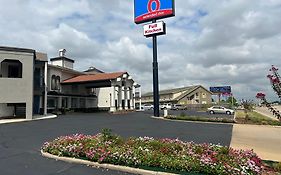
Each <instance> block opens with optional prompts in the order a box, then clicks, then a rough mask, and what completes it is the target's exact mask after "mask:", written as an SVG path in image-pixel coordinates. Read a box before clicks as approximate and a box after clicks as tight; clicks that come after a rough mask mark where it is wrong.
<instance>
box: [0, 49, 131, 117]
mask: <svg viewBox="0 0 281 175" xmlns="http://www.w3.org/2000/svg"><path fill="white" fill-rule="evenodd" d="M74 62H75V61H74V60H73V59H70V58H67V57H66V56H65V50H64V49H62V50H60V52H59V56H58V57H56V58H51V59H50V64H48V57H47V54H43V53H39V52H36V51H35V50H32V49H22V48H12V47H0V63H1V67H0V87H1V88H0V118H2V117H11V116H14V117H17V116H24V117H25V118H27V119H33V118H34V116H35V115H46V114H47V112H53V111H59V110H65V109H69V110H75V111H95V110H105V111H110V112H115V111H116V110H134V109H135V100H134V97H135V82H134V80H133V79H132V77H131V76H130V75H129V74H128V73H127V72H114V73H105V72H103V71H100V70H98V69H96V68H94V67H90V68H89V70H86V71H84V72H81V71H77V70H74V69H73V65H74Z"/></svg>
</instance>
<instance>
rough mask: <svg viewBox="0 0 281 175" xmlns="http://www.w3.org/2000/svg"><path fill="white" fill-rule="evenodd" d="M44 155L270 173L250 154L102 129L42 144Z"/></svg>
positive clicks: (184, 169)
mask: <svg viewBox="0 0 281 175" xmlns="http://www.w3.org/2000/svg"><path fill="white" fill-rule="evenodd" d="M42 150H43V151H44V152H47V153H50V154H53V155H57V156H62V157H73V158H78V159H83V160H89V161H93V162H99V163H109V164H114V165H123V166H129V167H137V168H146V169H152V170H153V169H157V170H163V171H166V172H176V173H179V174H188V173H193V174H194V173H195V174H219V175H228V174H237V175H238V174H249V175H255V174H264V173H274V170H273V169H272V168H269V167H268V166H266V165H265V164H264V163H263V162H262V160H261V159H260V158H259V157H258V156H257V155H256V154H255V153H254V152H253V151H252V150H235V149H232V148H229V147H224V146H220V145H213V144H195V143H193V142H184V141H181V140H178V139H169V138H164V139H155V138H151V137H131V138H127V139H125V138H122V137H120V136H118V135H114V134H112V133H111V130H109V129H104V130H103V132H102V133H100V134H97V135H82V134H76V135H71V136H64V137H59V138H57V139H55V140H53V141H51V142H46V143H45V144H44V145H43V147H42Z"/></svg>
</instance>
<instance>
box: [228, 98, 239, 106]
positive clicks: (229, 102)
mask: <svg viewBox="0 0 281 175" xmlns="http://www.w3.org/2000/svg"><path fill="white" fill-rule="evenodd" d="M232 100H233V101H232ZM226 102H227V103H228V104H232V103H233V105H234V106H236V105H237V100H236V98H234V97H228V98H227V100H226Z"/></svg>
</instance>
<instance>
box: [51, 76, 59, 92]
mask: <svg viewBox="0 0 281 175" xmlns="http://www.w3.org/2000/svg"><path fill="white" fill-rule="evenodd" d="M51 89H52V90H60V77H59V76H56V75H52V79H51Z"/></svg>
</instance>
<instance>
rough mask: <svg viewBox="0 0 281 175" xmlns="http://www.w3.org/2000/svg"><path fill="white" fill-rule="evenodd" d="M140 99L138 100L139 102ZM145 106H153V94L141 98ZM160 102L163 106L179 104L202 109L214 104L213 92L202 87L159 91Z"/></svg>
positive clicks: (146, 94)
mask: <svg viewBox="0 0 281 175" xmlns="http://www.w3.org/2000/svg"><path fill="white" fill-rule="evenodd" d="M138 101H139V99H137V102H138ZM141 102H142V103H143V104H153V92H149V93H145V94H143V95H142V96H141ZM159 102H160V103H161V104H167V103H170V104H179V105H183V106H187V107H191V108H193V107H195V108H196V107H201V106H202V105H211V104H212V92H210V91H209V90H207V89H206V88H205V87H203V86H202V85H196V86H186V87H182V88H175V89H166V90H162V91H159Z"/></svg>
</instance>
